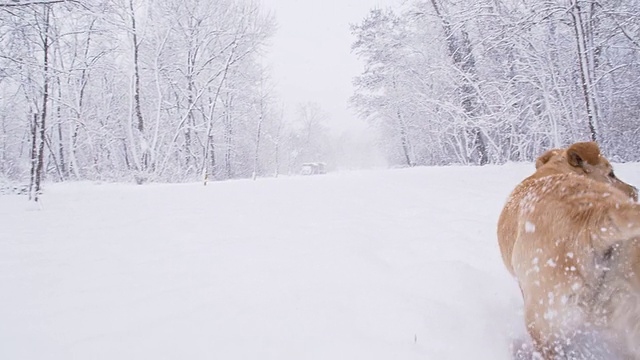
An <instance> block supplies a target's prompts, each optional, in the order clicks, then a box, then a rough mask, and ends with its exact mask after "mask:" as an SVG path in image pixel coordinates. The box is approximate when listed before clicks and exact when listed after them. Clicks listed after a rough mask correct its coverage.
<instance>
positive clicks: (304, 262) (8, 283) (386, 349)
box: [0, 164, 640, 360]
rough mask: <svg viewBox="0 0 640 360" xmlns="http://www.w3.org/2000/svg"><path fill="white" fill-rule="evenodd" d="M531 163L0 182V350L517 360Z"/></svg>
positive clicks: (632, 171) (65, 354)
mask: <svg viewBox="0 0 640 360" xmlns="http://www.w3.org/2000/svg"><path fill="white" fill-rule="evenodd" d="M532 169H533V165H532V164H509V165H505V166H486V167H481V168H478V167H444V168H415V169H403V170H376V171H362V172H351V173H337V174H327V175H321V176H309V177H287V178H279V179H259V180H258V181H250V180H240V181H228V182H217V183H210V184H209V185H208V186H206V187H203V186H202V185H201V184H182V185H160V184H151V185H144V186H137V185H133V184H91V183H65V184H57V185H49V186H48V187H47V188H46V194H45V196H44V197H43V208H42V209H40V210H38V209H33V206H30V205H28V204H27V202H26V197H24V196H15V195H4V196H0V359H7V360H9V359H118V360H124V359H260V360H264V359H278V360H287V359H331V360H335V359H349V360H355V359H368V360H371V359H385V360H387V359H493V360H495V359H497V360H499V359H509V358H510V357H511V354H510V350H509V345H510V344H511V342H512V341H513V339H516V338H522V337H523V336H524V327H523V325H522V314H521V307H522V304H521V299H520V293H519V290H518V288H517V285H516V283H515V281H514V280H513V279H512V278H511V277H510V276H509V275H508V273H507V271H506V270H505V269H504V268H503V265H502V261H501V259H500V254H499V250H498V246H497V243H496V236H495V226H496V222H497V218H498V215H499V213H500V210H501V208H502V205H503V204H504V200H505V199H506V197H507V195H508V194H509V192H510V191H511V190H512V188H513V187H514V186H515V185H516V183H518V182H519V181H520V180H521V179H522V178H524V177H526V176H527V175H528V174H529V173H531V172H532ZM616 172H617V173H618V174H619V176H620V177H621V178H622V179H623V180H626V181H629V182H631V183H635V184H640V165H636V164H630V165H619V166H618V167H617V169H616Z"/></svg>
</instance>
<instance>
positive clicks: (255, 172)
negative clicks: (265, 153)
mask: <svg viewBox="0 0 640 360" xmlns="http://www.w3.org/2000/svg"><path fill="white" fill-rule="evenodd" d="M263 120H264V100H263V98H262V95H261V97H260V115H259V117H258V128H257V129H256V150H255V153H254V156H253V175H252V177H253V180H255V179H256V177H257V176H258V163H259V160H260V159H259V155H260V137H261V134H262V122H263Z"/></svg>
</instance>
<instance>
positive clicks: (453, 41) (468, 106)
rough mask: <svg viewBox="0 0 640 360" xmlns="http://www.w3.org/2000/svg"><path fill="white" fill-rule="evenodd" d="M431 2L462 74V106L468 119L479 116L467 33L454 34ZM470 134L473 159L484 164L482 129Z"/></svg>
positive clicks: (452, 57)
mask: <svg viewBox="0 0 640 360" xmlns="http://www.w3.org/2000/svg"><path fill="white" fill-rule="evenodd" d="M431 4H432V5H433V8H434V10H435V12H436V15H437V16H438V17H439V18H440V20H441V22H442V28H443V30H444V35H445V38H446V39H447V48H448V50H449V56H450V57H451V59H452V60H453V64H454V65H455V66H456V67H457V68H458V69H459V70H460V72H461V73H462V74H463V77H462V85H461V86H460V92H461V97H462V108H463V110H464V112H465V113H466V114H467V116H468V117H469V118H470V119H475V118H477V117H478V116H479V113H480V106H479V101H478V93H477V91H476V89H475V87H474V85H473V81H475V79H477V78H478V74H477V71H476V62H475V58H474V56H473V53H472V51H471V42H470V41H469V34H468V33H467V32H466V31H465V30H464V29H463V28H462V29H461V30H460V34H459V35H456V34H454V32H453V28H452V27H451V24H450V22H449V20H448V19H447V17H446V16H445V14H444V13H443V12H442V10H441V9H440V6H439V4H438V2H437V1H436V0H431ZM470 134H471V136H472V138H471V143H472V144H473V146H474V152H477V153H478V156H477V159H474V160H475V162H476V163H478V164H479V165H485V164H487V163H488V162H489V156H488V153H487V145H486V141H485V139H484V138H483V136H482V131H481V130H480V129H479V128H477V127H475V126H474V127H472V128H471V130H470Z"/></svg>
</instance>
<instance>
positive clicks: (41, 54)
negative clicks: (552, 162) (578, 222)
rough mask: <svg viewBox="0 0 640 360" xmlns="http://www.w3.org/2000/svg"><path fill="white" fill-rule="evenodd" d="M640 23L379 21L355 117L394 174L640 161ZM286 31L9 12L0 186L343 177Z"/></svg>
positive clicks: (368, 41) (240, 12) (423, 10)
mask: <svg viewBox="0 0 640 360" xmlns="http://www.w3.org/2000/svg"><path fill="white" fill-rule="evenodd" d="M639 16H640V2H639V1H636V0H611V1H592V0H589V1H587V0H560V1H529V0H527V1H525V0H480V1H454V0H415V1H407V2H402V4H400V5H399V6H397V7H395V8H385V9H382V8H374V9H371V11H370V12H369V13H368V14H366V13H365V14H362V20H361V21H360V22H358V23H354V24H352V25H351V33H352V34H351V35H352V37H353V45H352V49H351V51H352V53H353V56H354V57H357V58H358V59H360V60H361V61H362V63H363V71H362V73H361V74H359V75H358V76H357V77H355V78H354V79H353V84H354V93H353V96H352V98H351V100H350V104H351V107H352V109H353V110H354V112H355V113H356V114H357V116H359V117H360V118H362V119H366V121H367V123H368V125H369V126H370V128H371V129H373V130H374V131H375V132H376V133H377V134H378V135H377V140H376V148H377V149H378V150H381V151H382V152H383V153H384V155H385V156H386V158H387V160H388V163H389V165H390V166H394V167H396V166H418V165H450V164H459V165H484V164H501V163H505V162H509V161H515V162H517V161H530V160H532V159H534V158H535V157H536V156H537V155H538V154H539V153H541V152H542V151H543V150H545V149H548V148H550V147H558V146H562V145H565V144H568V143H571V142H574V141H584V140H596V141H598V142H599V143H600V145H601V147H602V149H603V151H604V153H605V154H607V156H609V157H610V158H611V159H613V160H614V161H617V162H625V161H637V160H639V159H640V146H638V144H637V143H636V139H637V132H638V129H639V125H640V122H639V121H638V116H637V114H638V110H639V109H640V92H638V91H637V83H638V79H640V66H639V65H640V21H639V18H638V17H639ZM276 31H277V19H276V17H275V16H274V15H273V14H271V13H269V12H268V11H265V9H264V7H263V5H262V4H261V3H260V2H259V1H257V0H244V1H243V0H219V1H208V0H11V1H8V0H2V1H0V180H2V179H4V180H11V181H29V180H30V183H31V184H32V186H31V188H32V190H35V192H37V191H38V190H39V188H40V182H41V181H42V179H46V180H49V181H64V180H108V181H132V180H135V181H137V182H146V181H162V182H183V181H202V180H204V181H205V183H206V181H214V180H225V179H234V178H251V177H253V178H255V177H258V176H277V175H278V174H280V173H287V174H291V173H298V172H299V169H300V166H301V165H302V164H303V163H305V162H313V161H327V159H331V161H329V167H330V168H332V167H334V168H335V164H336V163H337V162H338V161H337V160H336V158H338V157H340V156H348V155H345V154H348V153H349V151H350V150H349V148H348V146H347V145H345V144H347V142H344V141H343V142H342V143H341V142H340V141H336V140H335V139H332V138H331V134H330V132H329V131H328V130H327V128H326V126H325V120H326V117H327V114H326V113H325V112H324V111H323V109H322V108H321V107H320V106H318V105H317V104H316V103H314V102H309V103H304V104H298V106H297V108H296V109H295V110H296V111H295V114H296V116H295V119H284V118H283V115H282V114H283V105H282V103H281V102H280V101H279V99H278V97H277V94H276V93H275V92H274V90H273V89H274V82H273V80H272V79H271V77H270V69H269V68H268V66H266V65H265V64H264V62H263V61H262V60H263V56H264V54H265V53H267V52H268V51H269V41H270V39H271V38H272V37H273V35H274V33H275V32H276ZM345 31H348V29H346V30H345ZM347 51H348V49H347ZM310 86H311V85H310ZM336 144H338V145H336ZM340 144H342V145H340ZM360 150H361V149H360ZM338 151H339V153H338Z"/></svg>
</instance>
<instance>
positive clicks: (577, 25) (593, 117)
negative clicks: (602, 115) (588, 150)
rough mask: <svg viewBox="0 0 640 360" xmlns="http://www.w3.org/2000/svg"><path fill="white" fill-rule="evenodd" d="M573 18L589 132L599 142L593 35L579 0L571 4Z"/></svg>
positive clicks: (592, 138)
mask: <svg viewBox="0 0 640 360" xmlns="http://www.w3.org/2000/svg"><path fill="white" fill-rule="evenodd" d="M571 5H572V6H571V16H572V18H573V29H574V31H575V35H576V44H577V50H578V59H579V64H580V80H581V85H582V94H583V96H584V102H585V105H586V108H587V119H588V122H589V132H590V134H591V140H592V141H598V140H600V139H599V129H598V107H597V102H596V91H595V90H596V89H595V84H594V82H593V78H594V76H595V64H594V58H593V56H590V55H589V54H590V53H591V51H592V50H593V49H590V47H589V45H588V44H589V43H590V41H588V39H587V37H588V36H592V35H593V34H591V33H587V28H588V26H587V24H586V23H585V20H584V19H583V16H584V15H583V12H582V8H581V6H580V2H579V0H576V1H575V2H573V3H572V4H571Z"/></svg>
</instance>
